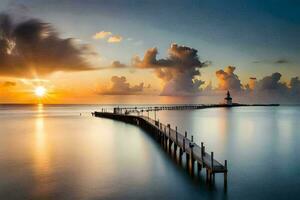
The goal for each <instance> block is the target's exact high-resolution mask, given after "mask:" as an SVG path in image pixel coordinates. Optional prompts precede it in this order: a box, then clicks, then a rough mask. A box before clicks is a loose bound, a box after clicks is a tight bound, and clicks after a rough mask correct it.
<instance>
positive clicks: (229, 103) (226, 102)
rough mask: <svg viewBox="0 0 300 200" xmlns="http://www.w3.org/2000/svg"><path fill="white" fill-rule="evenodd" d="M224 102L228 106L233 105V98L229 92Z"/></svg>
mask: <svg viewBox="0 0 300 200" xmlns="http://www.w3.org/2000/svg"><path fill="white" fill-rule="evenodd" d="M224 100H225V104H226V105H229V106H231V105H232V97H231V96H230V92H229V90H228V91H227V96H226V97H225V98H224Z"/></svg>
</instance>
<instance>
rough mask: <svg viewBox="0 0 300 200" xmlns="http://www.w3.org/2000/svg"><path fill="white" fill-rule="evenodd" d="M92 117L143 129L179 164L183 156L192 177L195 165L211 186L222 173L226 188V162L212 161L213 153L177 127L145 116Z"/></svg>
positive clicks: (114, 114)
mask: <svg viewBox="0 0 300 200" xmlns="http://www.w3.org/2000/svg"><path fill="white" fill-rule="evenodd" d="M93 115H94V116H96V117H102V118H109V119H114V120H118V121H122V122H126V123H130V124H134V125H137V126H139V127H141V128H143V129H144V130H146V131H147V132H148V133H149V134H151V135H153V136H154V137H155V138H156V139H157V140H158V142H160V144H161V145H162V147H163V148H165V149H166V150H167V152H169V153H170V154H171V155H172V154H173V155H175V156H176V157H177V155H178V158H179V161H180V163H181V162H182V159H183V155H184V154H185V158H186V163H187V167H188V169H189V170H190V172H191V173H192V175H193V174H194V171H195V170H194V169H195V165H197V171H198V172H199V173H200V172H201V170H202V169H206V180H207V182H208V183H210V184H211V183H213V182H214V179H215V174H217V173H223V175H224V188H225V189H226V188H227V173H228V170H227V161H226V160H225V162H224V164H221V162H219V161H217V160H216V159H214V153H213V152H211V153H207V152H206V150H205V146H204V144H203V143H201V145H200V146H199V145H198V144H196V143H194V141H193V136H191V138H188V137H187V132H185V133H184V134H182V133H179V132H178V131H177V127H175V129H173V128H171V125H170V124H167V125H165V124H162V123H160V122H159V121H155V120H153V119H151V118H149V117H146V116H136V115H128V114H120V113H111V112H94V113H93ZM172 149H173V152H172Z"/></svg>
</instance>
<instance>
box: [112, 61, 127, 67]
mask: <svg viewBox="0 0 300 200" xmlns="http://www.w3.org/2000/svg"><path fill="white" fill-rule="evenodd" d="M111 67H112V68H125V67H127V65H125V64H123V63H121V62H120V61H118V60H115V61H113V62H112V63H111Z"/></svg>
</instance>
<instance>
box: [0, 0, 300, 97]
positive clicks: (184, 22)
mask: <svg viewBox="0 0 300 200" xmlns="http://www.w3.org/2000/svg"><path fill="white" fill-rule="evenodd" d="M0 11H2V15H5V16H9V18H10V21H11V24H12V25H11V26H10V27H9V30H10V31H8V32H9V34H4V33H5V31H4V30H8V28H7V27H6V26H3V25H2V27H1V29H2V30H1V31H0V33H2V35H1V34H0V41H1V40H2V41H4V42H2V43H4V44H6V43H7V44H10V45H12V47H10V49H9V51H8V49H7V48H8V47H7V46H9V45H2V44H1V42H0V48H2V49H0V50H1V51H2V52H4V53H3V55H1V54H0V58H2V62H1V60H0V91H1V93H0V103H34V102H36V101H41V99H40V98H37V97H36V96H34V94H33V92H32V91H34V88H35V87H37V86H39V85H42V86H43V87H45V88H46V89H47V95H45V97H44V98H43V99H42V101H43V102H45V103H187V102H198V103H201V102H205V103H207V102H219V101H222V96H224V94H225V93H226V91H227V90H230V91H232V93H233V94H234V95H235V97H236V98H237V100H239V101H242V102H250V101H251V102H254V101H255V102H275V101H278V102H285V103H297V102H298V101H299V100H300V97H299V96H300V94H299V93H300V90H299V88H300V83H299V79H297V78H296V77H298V76H300V68H299V64H300V58H299V56H298V55H299V53H300V39H299V34H298V33H299V32H300V2H299V1H297V0H281V1H280V0H265V1H260V0H245V1H238V0H229V1H217V0H186V1H182V0H175V1H159V0H151V1H150V0H149V1H148V0H85V1H83V0H82V1H79V0H72V1H70V0H68V1H67V0H59V1H58V0H48V1H41V0H39V1H38V0H2V1H1V2H0ZM33 19H34V20H35V21H34V22H32V20H33ZM30 20H31V21H30ZM3 21H5V20H3V17H2V24H3ZM26 22H31V23H26ZM28 24H29V25H28ZM5 27H6V28H5ZM53 30H54V32H55V33H52V31H53ZM39 31H40V32H39ZM37 32H39V33H38V34H37ZM44 32H51V33H50V34H48V35H47V34H45V35H39V34H41V33H43V34H44ZM33 36H35V37H34V39H32V38H33ZM38 37H39V38H38ZM53 38H54V39H53ZM69 38H72V39H69ZM7 41H9V42H7ZM5 42H6V43H5ZM28 44H32V45H31V46H30V45H28ZM1 45H2V46H1ZM5 48H6V49H5ZM3 49H4V50H3ZM1 51H0V52H1ZM1 56H2V57H1ZM277 73H278V74H277ZM283 94H285V95H284V96H285V97H281V96H283ZM46 97H47V98H46Z"/></svg>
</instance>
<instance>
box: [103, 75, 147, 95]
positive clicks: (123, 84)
mask: <svg viewBox="0 0 300 200" xmlns="http://www.w3.org/2000/svg"><path fill="white" fill-rule="evenodd" d="M144 89H145V87H144V83H140V84H138V85H133V86H131V85H130V83H128V82H127V80H126V77H124V76H113V77H111V86H110V87H109V88H107V89H102V90H101V91H99V92H98V93H99V94H104V95H133V94H141V93H142V92H143V90H144Z"/></svg>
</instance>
